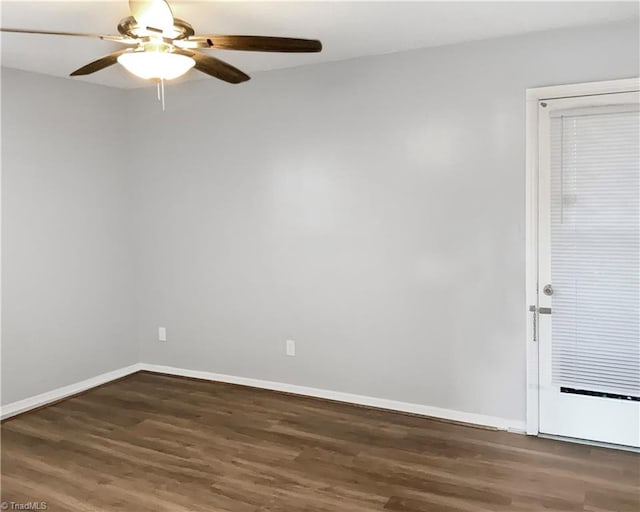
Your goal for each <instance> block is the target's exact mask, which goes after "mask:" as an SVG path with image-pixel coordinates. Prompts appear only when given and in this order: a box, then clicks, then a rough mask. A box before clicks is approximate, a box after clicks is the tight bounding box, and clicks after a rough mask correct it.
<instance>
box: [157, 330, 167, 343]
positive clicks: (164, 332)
mask: <svg viewBox="0 0 640 512" xmlns="http://www.w3.org/2000/svg"><path fill="white" fill-rule="evenodd" d="M158 341H167V329H166V328H164V327H158Z"/></svg>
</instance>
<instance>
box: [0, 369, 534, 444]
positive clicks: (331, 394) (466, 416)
mask: <svg viewBox="0 0 640 512" xmlns="http://www.w3.org/2000/svg"><path fill="white" fill-rule="evenodd" d="M140 370H145V371H148V372H154V373H166V374H169V375H178V376H181V377H192V378H195V379H203V380H210V381H215V382H227V383H230V384H239V385H242V386H251V387H254V388H262V389H271V390H273V391H284V392H285V393H293V394H296V395H303V396H311V397H316V398H324V399H327V400H335V401H337V402H345V403H351V404H357V405H365V406H368V407H376V408H379V409H388V410H392V411H400V412H408V413H411V414H418V415H420V416H428V417H432V418H440V419H445V420H451V421H459V422H463V423H470V424H473V425H480V426H483V427H493V428H496V429H499V430H508V431H509V432H518V433H524V431H525V422H524V421H518V420H512V419H507V418H500V417H497V416H486V415H483V414H474V413H470V412H463V411H456V410H453V409H443V408H440V407H432V406H429V405H420V404H413V403H409V402H399V401H397V400H388V399H386V398H374V397H370V396H364V395H355V394H352V393H342V392H340V391H331V390H328V389H318V388H310V387H307V386H298V385H295V384H286V383H284V382H274V381H268V380H260V379H252V378H249V377H237V376H234V375H225V374H222V373H212V372H204V371H198V370H187V369H184V368H175V367H173V366H161V365H156V364H147V363H137V364H133V365H131V366H127V367H125V368H120V369H119V370H114V371H112V372H107V373H103V374H101V375H98V376H96V377H92V378H90V379H86V380H83V381H81V382H77V383H75V384H70V385H69V386H64V387H61V388H58V389H54V390H52V391H47V392H46V393H41V394H40V395H36V396H32V397H30V398H25V399H24V400H19V401H17V402H13V403H10V404H7V405H4V406H2V408H1V412H0V417H1V418H2V419H5V418H10V417H11V416H15V415H16V414H20V413H23V412H26V411H29V410H31V409H36V408H38V407H42V406H43V405H47V404H49V403H51V402H55V401H57V400H61V399H63V398H66V397H68V396H71V395H75V394H76V393H80V392H82V391H86V390H88V389H91V388H94V387H96V386H100V385H101V384H106V383H107V382H110V381H113V380H117V379H120V378H122V377H126V376H127V375H130V374H132V373H136V372H138V371H140Z"/></svg>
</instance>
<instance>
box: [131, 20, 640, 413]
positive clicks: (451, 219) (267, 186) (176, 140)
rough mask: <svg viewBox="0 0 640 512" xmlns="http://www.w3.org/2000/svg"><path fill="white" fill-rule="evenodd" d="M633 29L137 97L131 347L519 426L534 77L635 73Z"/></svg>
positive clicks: (152, 355)
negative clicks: (287, 350)
mask: <svg viewBox="0 0 640 512" xmlns="http://www.w3.org/2000/svg"><path fill="white" fill-rule="evenodd" d="M637 43H638V28H637V23H624V24H615V25H610V26H604V27H599V28H581V29H576V30H564V31H558V32H548V33H540V34H534V35H528V36H524V37H514V38H508V39H500V40H492V41H485V42H477V43H469V44H463V45H456V46H449V47H440V48H435V49H426V50H419V51H411V52H405V53H397V54H391V55H385V56H378V57H371V58H361V59H355V60H352V61H346V62H337V63H330V64H324V65H318V66H314V67H303V68H297V69H289V70H282V71H273V72H268V73H262V74H257V75H256V76H254V80H253V81H251V82H249V83H247V84H244V85H241V86H229V85H226V84H222V83H219V82H217V81H215V80H206V81H198V82H191V83H184V84H180V85H175V86H169V87H168V88H167V111H166V112H164V113H162V112H161V110H160V108H159V106H158V104H157V103H156V101H155V98H154V92H153V91H151V90H141V91H135V92H132V93H131V97H130V98H129V99H130V100H131V101H132V103H131V104H130V105H131V106H132V108H134V109H135V114H136V115H135V119H137V120H139V122H138V124H137V125H136V126H134V131H135V133H137V134H139V138H138V140H137V143H138V144H139V147H138V150H137V151H138V153H139V154H140V155H144V158H143V159H141V160H140V162H139V163H140V165H139V166H136V173H135V179H136V188H135V191H136V198H137V200H136V202H135V223H136V226H135V227H136V230H137V238H136V250H135V254H136V257H137V276H138V279H137V281H136V282H137V286H138V290H137V294H136V295H137V301H138V308H139V309H138V313H139V316H138V319H139V322H138V328H137V336H138V340H139V342H140V346H141V357H142V360H143V361H144V362H148V363H157V364H166V365H173V366H178V367H183V368H188V369H194V370H207V371H214V372H220V373H227V374H233V375H239V376H247V377H253V378H259V379H268V380H275V381H281V382H288V383H295V384H299V385H305V386H313V387H319V388H325V389H331V390H338V391H344V392H351V393H358V394H364V395H369V396H375V397H381V398H388V399H396V400H402V401H407V402H414V403H418V404H426V405H432V406H438V407H444V408H451V409H457V410H461V411H467V412H472V413H481V414H485V415H493V416H499V417H504V418H508V419H514V420H524V417H525V345H524V343H525V322H524V320H525V304H524V283H525V275H524V258H525V254H524V247H525V242H524V240H525V237H524V230H525V209H524V197H525V183H524V169H525V88H527V87H535V86H544V85H551V84H563V83H572V82H586V81H593V80H605V79H614V78H624V77H630V76H634V75H637V74H638V58H639V55H638V46H637ZM231 59H232V57H231V56H229V60H231ZM231 61H232V60H231ZM185 134H188V137H187V136H185ZM160 325H162V326H166V327H167V329H168V338H169V341H168V342H167V343H160V342H158V341H157V327H158V326H160ZM287 338H291V339H295V340H296V341H297V344H298V346H297V348H298V355H297V357H295V358H289V357H286V356H285V354H284V345H285V339H287Z"/></svg>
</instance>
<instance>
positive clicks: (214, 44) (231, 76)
mask: <svg viewBox="0 0 640 512" xmlns="http://www.w3.org/2000/svg"><path fill="white" fill-rule="evenodd" d="M129 7H130V9H131V16H128V17H127V18H123V19H122V20H120V23H118V32H119V35H100V34H85V33H76V32H47V31H42V30H26V29H16V28H0V31H1V32H14V33H21V34H44V35H59V36H79V37H93V38H98V39H102V40H104V41H114V42H117V43H121V44H123V45H125V46H127V48H125V49H123V50H119V51H117V52H114V53H111V54H109V55H106V56H104V57H102V58H100V59H98V60H95V61H93V62H90V63H89V64H87V65H86V66H82V67H81V68H79V69H76V70H75V71H74V72H73V73H71V75H70V76H79V75H90V74H91V73H95V72H96V71H100V70H102V69H105V68H107V67H109V66H112V65H113V64H116V63H119V64H121V65H122V66H123V67H124V68H125V69H126V70H127V71H129V72H130V73H133V74H134V75H136V76H138V77H140V78H143V79H147V80H150V79H152V80H156V81H158V82H160V81H162V82H164V80H172V79H174V78H178V77H179V76H182V75H184V74H185V73H186V72H187V71H189V70H190V69H191V68H195V69H197V70H198V71H201V72H203V73H206V74H207V75H210V76H213V77H215V78H219V79H220V80H224V81H225V82H229V83H232V84H237V83H241V82H245V81H246V80H249V76H248V75H247V74H245V73H244V72H242V71H240V70H239V69H237V68H235V67H234V66H232V65H230V64H227V63H226V62H224V61H222V60H220V59H217V58H216V57H212V56H211V55H207V54H205V53H203V52H201V51H200V50H207V49H214V50H215V49H220V50H245V51H254V52H288V53H307V52H319V51H321V50H322V43H321V42H320V41H317V40H314V39H294V38H289V37H266V36H229V35H211V34H210V35H196V34H195V31H194V30H193V27H192V26H191V25H190V24H189V23H187V22H186V21H183V20H180V19H178V18H174V17H173V13H172V12H171V8H170V7H169V4H168V3H167V2H166V0H129Z"/></svg>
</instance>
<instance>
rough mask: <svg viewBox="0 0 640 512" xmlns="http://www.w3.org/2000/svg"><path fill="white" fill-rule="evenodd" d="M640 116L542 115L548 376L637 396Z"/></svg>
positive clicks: (622, 111) (619, 111)
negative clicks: (547, 133)
mask: <svg viewBox="0 0 640 512" xmlns="http://www.w3.org/2000/svg"><path fill="white" fill-rule="evenodd" d="M639 126H640V113H639V112H638V108H637V105H626V106H625V105H616V106H610V107H593V108H590V109H585V108H582V109H571V110H564V111H557V112H554V113H552V116H551V279H552V281H551V282H552V284H553V289H554V293H553V310H552V381H553V383H554V384H556V385H559V386H564V387H570V388H574V389H580V390H586V391H594V392H602V393H612V394H619V395H624V396H633V397H638V396H640V130H639Z"/></svg>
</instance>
